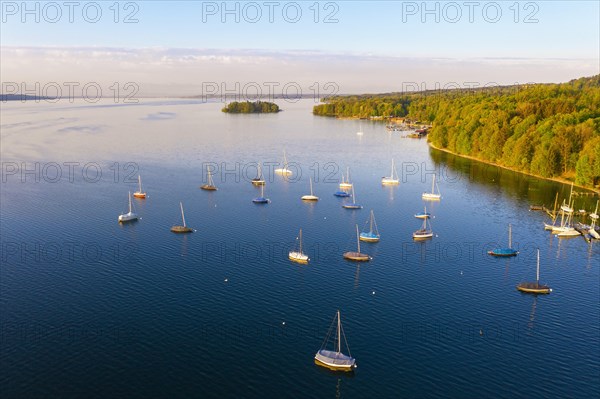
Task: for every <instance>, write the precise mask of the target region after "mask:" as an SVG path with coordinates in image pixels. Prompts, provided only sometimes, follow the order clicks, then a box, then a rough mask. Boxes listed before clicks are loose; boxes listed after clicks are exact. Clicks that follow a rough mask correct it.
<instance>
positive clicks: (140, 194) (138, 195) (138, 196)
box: [133, 191, 146, 198]
mask: <svg viewBox="0 0 600 399" xmlns="http://www.w3.org/2000/svg"><path fill="white" fill-rule="evenodd" d="M133 196H134V197H135V198H146V193H141V192H139V191H137V192H135V193H133Z"/></svg>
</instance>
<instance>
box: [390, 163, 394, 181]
mask: <svg viewBox="0 0 600 399" xmlns="http://www.w3.org/2000/svg"><path fill="white" fill-rule="evenodd" d="M390 176H391V177H392V180H393V179H394V158H392V171H391V173H390Z"/></svg>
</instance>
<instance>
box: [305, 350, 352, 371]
mask: <svg viewBox="0 0 600 399" xmlns="http://www.w3.org/2000/svg"><path fill="white" fill-rule="evenodd" d="M315 364H316V365H318V366H321V367H326V368H328V369H330V370H333V371H343V372H351V371H354V369H356V367H357V366H356V360H355V359H354V358H352V357H350V356H346V355H344V354H342V353H336V352H332V351H328V350H324V349H323V350H320V351H319V352H317V353H316V355H315Z"/></svg>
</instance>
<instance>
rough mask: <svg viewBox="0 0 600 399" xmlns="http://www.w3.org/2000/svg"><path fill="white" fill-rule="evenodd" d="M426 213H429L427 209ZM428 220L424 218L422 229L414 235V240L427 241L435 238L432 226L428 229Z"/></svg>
mask: <svg viewBox="0 0 600 399" xmlns="http://www.w3.org/2000/svg"><path fill="white" fill-rule="evenodd" d="M425 213H427V208H425ZM427 220H428V218H424V219H423V224H422V225H421V228H420V229H419V230H417V231H415V232H414V233H413V239H414V240H427V239H429V238H432V237H433V231H432V230H431V224H429V228H427Z"/></svg>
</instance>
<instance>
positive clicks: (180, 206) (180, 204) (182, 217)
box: [179, 202, 186, 227]
mask: <svg viewBox="0 0 600 399" xmlns="http://www.w3.org/2000/svg"><path fill="white" fill-rule="evenodd" d="M179 208H181V220H183V227H186V226H185V216H184V215H183V204H182V203H181V202H179Z"/></svg>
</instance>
